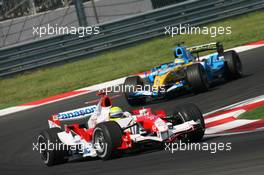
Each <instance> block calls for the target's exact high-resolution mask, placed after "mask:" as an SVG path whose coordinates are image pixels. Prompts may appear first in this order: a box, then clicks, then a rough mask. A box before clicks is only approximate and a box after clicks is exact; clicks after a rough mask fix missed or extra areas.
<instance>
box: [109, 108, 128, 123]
mask: <svg viewBox="0 0 264 175" xmlns="http://www.w3.org/2000/svg"><path fill="white" fill-rule="evenodd" d="M109 114H110V119H113V120H116V119H120V118H124V112H123V110H122V109H121V108H120V107H111V109H110V112H109Z"/></svg>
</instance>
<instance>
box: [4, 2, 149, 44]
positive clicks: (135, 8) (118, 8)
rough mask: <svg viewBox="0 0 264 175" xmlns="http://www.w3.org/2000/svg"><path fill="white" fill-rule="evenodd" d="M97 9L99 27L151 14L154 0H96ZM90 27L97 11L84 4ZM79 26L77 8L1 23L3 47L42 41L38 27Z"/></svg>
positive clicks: (94, 22)
mask: <svg viewBox="0 0 264 175" xmlns="http://www.w3.org/2000/svg"><path fill="white" fill-rule="evenodd" d="M95 3H96V6H97V7H96V9H97V12H98V16H99V21H100V23H102V22H106V21H111V20H115V19H120V18H123V17H127V16H130V15H134V14H138V13H142V12H146V11H149V10H152V4H151V0H111V2H110V1H109V0H97V1H95ZM84 10H85V14H86V17H87V21H88V24H89V25H94V24H96V20H95V15H94V11H93V9H92V5H91V3H90V2H87V3H85V4H84ZM47 24H49V25H50V26H55V25H58V26H68V27H71V26H75V27H77V26H78V19H77V15H76V13H75V7H74V6H70V7H66V8H61V9H57V10H53V11H48V12H45V13H41V14H37V15H33V16H26V17H21V18H15V19H12V20H7V21H3V22H0V47H7V46H13V45H16V44H22V43H26V42H32V41H35V40H39V39H42V38H47V37H51V36H50V35H49V36H44V37H42V38H39V37H38V36H36V35H35V36H34V35H33V27H37V26H47Z"/></svg>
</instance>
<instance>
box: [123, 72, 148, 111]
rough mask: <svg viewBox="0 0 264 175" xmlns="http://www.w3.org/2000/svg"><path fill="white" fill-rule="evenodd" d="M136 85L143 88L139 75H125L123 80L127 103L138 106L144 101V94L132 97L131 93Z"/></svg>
mask: <svg viewBox="0 0 264 175" xmlns="http://www.w3.org/2000/svg"><path fill="white" fill-rule="evenodd" d="M138 87H141V88H144V87H145V85H144V82H143V80H142V78H140V77H139V76H132V77H127V78H126V80H125V82H124V89H125V98H126V100H127V102H128V104H129V105H131V106H140V105H143V104H145V103H146V97H145V96H139V97H133V96H132V94H133V93H134V92H135V91H136V89H137V88H138Z"/></svg>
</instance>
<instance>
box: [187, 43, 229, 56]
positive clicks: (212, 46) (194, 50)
mask: <svg viewBox="0 0 264 175" xmlns="http://www.w3.org/2000/svg"><path fill="white" fill-rule="evenodd" d="M186 50H187V51H189V52H191V53H199V52H205V51H209V50H216V51H217V52H218V53H219V54H223V52H224V48H223V44H222V43H220V42H214V43H209V44H203V45H199V46H193V47H188V48H186Z"/></svg>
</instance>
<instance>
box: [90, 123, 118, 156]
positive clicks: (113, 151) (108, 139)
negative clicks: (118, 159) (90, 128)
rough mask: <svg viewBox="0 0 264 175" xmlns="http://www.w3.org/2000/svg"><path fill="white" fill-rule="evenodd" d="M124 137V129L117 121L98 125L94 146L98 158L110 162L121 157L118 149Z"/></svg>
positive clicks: (94, 136)
mask: <svg viewBox="0 0 264 175" xmlns="http://www.w3.org/2000/svg"><path fill="white" fill-rule="evenodd" d="M122 135H123V134H122V129H121V127H120V126H119V124H118V123H117V122H115V121H108V122H103V123H99V124H97V125H96V127H95V128H94V132H93V144H94V147H95V149H96V153H97V156H98V157H100V158H101V159H103V160H109V159H111V158H114V157H115V156H117V155H120V153H119V150H118V149H117V148H118V147H120V146H121V144H122Z"/></svg>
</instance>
